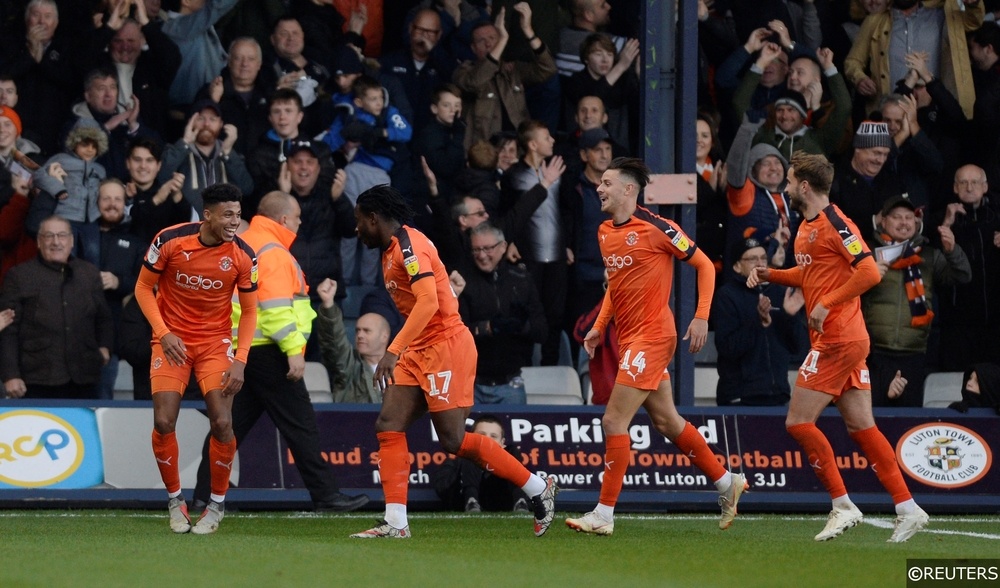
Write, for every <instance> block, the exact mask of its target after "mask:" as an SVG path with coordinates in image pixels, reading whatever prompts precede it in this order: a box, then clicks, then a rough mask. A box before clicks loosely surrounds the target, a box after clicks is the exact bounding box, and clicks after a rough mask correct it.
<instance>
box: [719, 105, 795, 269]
mask: <svg viewBox="0 0 1000 588" xmlns="http://www.w3.org/2000/svg"><path fill="white" fill-rule="evenodd" d="M759 127H760V123H750V122H746V123H743V124H742V125H741V126H740V128H739V130H738V131H737V132H736V137H735V138H734V139H733V144H732V147H730V149H729V157H727V158H726V177H727V186H726V203H727V205H728V208H729V219H728V222H727V223H726V245H727V247H732V244H733V243H736V242H737V241H739V240H741V239H746V238H747V237H749V236H751V235H757V236H758V240H759V241H760V242H761V244H763V245H764V248H765V249H766V250H767V257H768V260H769V261H770V263H771V264H772V265H774V266H775V267H784V266H785V265H786V262H787V263H791V262H790V261H789V260H790V259H791V237H792V235H794V234H795V231H796V230H797V229H798V226H799V222H801V220H802V219H801V217H800V216H799V214H798V213H797V212H795V211H794V210H792V208H791V206H790V204H789V202H788V198H787V197H786V196H785V194H784V193H783V191H782V188H783V187H784V185H785V174H786V173H787V171H788V161H787V160H786V159H785V158H784V157H783V156H782V155H781V152H779V151H778V149H777V148H775V147H774V146H773V145H769V144H767V143H758V144H757V145H754V146H753V147H751V146H750V145H751V142H752V141H753V137H754V135H755V134H756V133H757V130H758V128H759ZM729 251H730V250H729V249H728V248H727V249H726V250H725V254H724V257H723V272H724V273H726V274H727V275H729V274H731V273H732V269H731V268H732V264H733V262H734V261H735V260H733V259H729V257H728V256H729Z"/></svg>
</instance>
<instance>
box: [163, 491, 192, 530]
mask: <svg viewBox="0 0 1000 588" xmlns="http://www.w3.org/2000/svg"><path fill="white" fill-rule="evenodd" d="M167 510H168V511H170V530H171V531H173V532H174V533H187V532H188V531H190V530H191V517H189V516H188V507H187V503H186V502H184V497H183V496H177V497H175V498H171V499H170V501H169V502H167Z"/></svg>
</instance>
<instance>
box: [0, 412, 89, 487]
mask: <svg viewBox="0 0 1000 588" xmlns="http://www.w3.org/2000/svg"><path fill="white" fill-rule="evenodd" d="M102 461H103V460H102V458H101V450H100V440H99V436H98V434H97V423H96V421H95V419H94V413H93V411H91V410H88V409H83V408H64V409H50V410H42V409H24V410H9V411H2V412H0V488H2V487H7V488H10V487H14V488H43V487H44V488H87V487H90V486H95V485H97V484H100V483H101V482H102V481H103V478H104V473H103V465H102Z"/></svg>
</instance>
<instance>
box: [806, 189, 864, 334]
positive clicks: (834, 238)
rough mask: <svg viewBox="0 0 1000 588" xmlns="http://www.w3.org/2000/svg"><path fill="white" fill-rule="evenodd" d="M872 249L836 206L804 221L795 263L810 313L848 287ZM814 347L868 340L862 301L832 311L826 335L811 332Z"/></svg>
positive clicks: (827, 319)
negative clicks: (825, 300)
mask: <svg viewBox="0 0 1000 588" xmlns="http://www.w3.org/2000/svg"><path fill="white" fill-rule="evenodd" d="M871 254H872V252H871V250H870V249H868V245H866V244H865V241H864V239H862V238H861V233H860V232H859V231H858V227H857V226H856V225H855V224H854V222H852V221H851V219H849V218H847V216H846V215H845V214H844V213H843V212H841V210H840V209H839V208H838V207H837V205H835V204H831V205H829V206H827V207H826V208H824V209H823V210H822V212H820V213H819V214H818V215H816V217H815V218H813V219H810V220H806V221H803V222H802V224H801V225H800V226H799V232H798V234H797V235H796V236H795V263H796V265H797V266H798V267H799V268H800V269H801V271H802V292H803V294H804V295H805V298H806V314H808V313H810V312H812V309H813V308H815V306H816V304H817V303H818V302H819V301H820V299H821V298H822V297H823V296H825V295H826V294H828V293H830V292H833V291H834V290H836V289H837V288H839V287H841V286H842V285H844V283H845V282H847V280H849V279H850V277H851V275H852V274H853V273H854V267H855V266H856V265H857V264H858V263H859V262H860V261H861V260H863V259H865V258H866V257H870V256H871ZM809 337H810V339H811V340H812V344H813V345H815V344H816V343H817V342H820V341H822V342H823V343H839V342H844V341H860V340H864V339H868V330H867V329H866V328H865V321H864V317H862V316H861V298H860V297H858V296H855V297H853V298H851V299H850V300H848V301H847V302H844V303H842V304H836V305H834V306H833V307H831V308H830V314H829V315H827V317H826V320H825V321H824V322H823V333H822V334H820V333H819V332H817V331H814V330H812V329H810V330H809Z"/></svg>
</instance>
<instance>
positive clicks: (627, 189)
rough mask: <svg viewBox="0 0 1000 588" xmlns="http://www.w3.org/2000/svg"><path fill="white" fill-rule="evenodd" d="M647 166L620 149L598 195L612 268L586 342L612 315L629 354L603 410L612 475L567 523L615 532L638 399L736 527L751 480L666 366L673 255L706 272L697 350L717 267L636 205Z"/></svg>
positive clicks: (689, 336) (694, 333)
mask: <svg viewBox="0 0 1000 588" xmlns="http://www.w3.org/2000/svg"><path fill="white" fill-rule="evenodd" d="M649 173H650V172H649V168H648V167H646V164H644V163H643V162H642V161H641V160H639V159H634V158H629V157H619V158H618V159H615V160H614V161H612V162H611V165H609V166H608V169H607V171H605V172H604V174H603V176H601V185H600V186H598V187H597V195H598V197H600V199H601V210H602V211H603V212H606V213H608V214H610V215H611V219H610V220H607V221H604V223H602V224H601V226H600V229H599V230H598V233H597V238H598V239H599V240H600V246H601V255H602V256H603V257H604V266H605V268H607V271H608V291H607V293H606V294H605V296H604V305H603V306H602V308H601V313H600V314H599V315H598V317H597V321H596V322H595V323H594V328H593V329H592V330H591V331H590V332H589V333H587V337H586V338H585V339H584V342H583V345H584V347H585V348H586V350H587V353H589V354H590V355H591V357H593V354H594V349H595V348H596V347H597V345H599V343H600V341H601V340H602V339H603V337H604V329H605V327H606V326H607V324H608V322H609V321H610V319H611V318H612V317H614V320H615V326H616V328H617V329H618V341H619V351H618V356H619V358H620V360H621V363H620V364H619V366H618V377H617V378H616V379H615V387H614V388H613V389H612V391H611V399H610V400H609V401H608V405H607V408H606V409H605V411H604V419H603V426H604V434H605V439H606V441H605V453H604V465H605V470H604V480H603V481H602V482H601V495H600V498H599V500H598V503H597V507H596V508H594V510H593V511H591V512H589V513H587V514H585V515H583V516H582V517H580V518H576V519H566V525H567V526H568V527H569V528H571V529H575V530H577V531H580V532H582V533H594V534H597V535H611V534H612V533H613V532H614V529H615V522H614V512H615V504H616V503H617V501H618V495H619V494H621V489H622V481H623V480H624V478H625V471H626V469H627V468H628V463H629V459H630V457H631V456H630V448H631V441H630V439H629V434H628V427H629V424H631V422H632V418H633V417H634V416H635V413H636V412H638V410H639V407H645V408H646V411H647V412H648V413H649V419H650V420H651V421H652V422H653V426H654V427H655V428H656V430H657V431H659V432H660V433H661V434H662V435H664V436H665V437H667V438H668V439H670V441H671V442H672V443H674V444H675V445H676V446H677V448H678V449H679V450H681V452H683V453H684V454H685V455H687V456H688V457H689V458H690V459H691V462H692V463H694V464H695V465H696V466H697V467H698V468H699V469H700V470H701V471H703V472H705V475H706V476H708V478H709V479H710V480H712V481H713V482H714V483H715V487H716V489H717V490H718V491H719V504H720V505H721V506H722V518H721V519H720V521H719V528H721V529H728V528H729V526H730V525H732V523H733V519H734V518H735V517H736V504H737V503H738V502H739V499H740V496H741V495H742V494H743V492H744V491H745V490H746V489H747V488H748V484H747V481H746V478H745V477H744V476H743V475H741V474H733V473H730V472H728V471H727V470H726V469H725V468H724V467H722V466H721V465H720V464H719V461H718V460H716V457H715V454H714V453H712V450H711V449H709V447H708V444H707V443H705V438H704V437H702V435H701V433H699V432H698V430H697V429H695V428H694V426H692V425H691V423H689V422H687V421H686V420H684V418H683V417H682V416H681V415H680V414H678V413H677V408H676V407H675V406H674V399H673V398H674V397H673V390H672V389H671V386H670V375H669V374H668V372H667V365H668V364H669V363H670V358H671V357H673V355H674V351H675V350H676V348H677V331H676V328H675V327H674V316H673V313H671V312H670V284H671V283H672V281H673V271H674V270H673V268H674V258H677V259H680V260H682V261H685V262H687V263H689V264H691V265H692V266H694V267H695V269H696V270H697V271H698V308H697V310H696V312H695V315H694V319H693V320H692V321H691V324H690V326H688V330H687V333H686V334H685V335H684V340H685V341H687V340H690V341H691V343H690V346H689V350H690V351H691V353H697V352H698V351H700V350H701V348H702V347H703V346H704V345H705V341H706V340H707V338H708V312H709V309H710V308H711V306H712V293H713V290H714V288H715V268H714V266H713V265H712V262H711V261H710V260H709V259H708V257H707V256H706V255H705V254H704V253H702V252H701V251H699V250H698V248H697V246H695V244H694V243H693V242H692V241H691V240H690V239H688V237H687V235H685V234H684V232H683V231H681V229H680V227H678V226H677V225H676V224H674V223H673V221H670V220H668V219H665V218H663V217H660V216H657V215H655V214H653V213H652V212H650V211H649V210H647V209H645V208H643V207H641V206H639V205H638V204H637V201H638V197H639V193H640V192H641V191H642V189H643V188H645V187H646V184H648V183H649Z"/></svg>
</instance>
